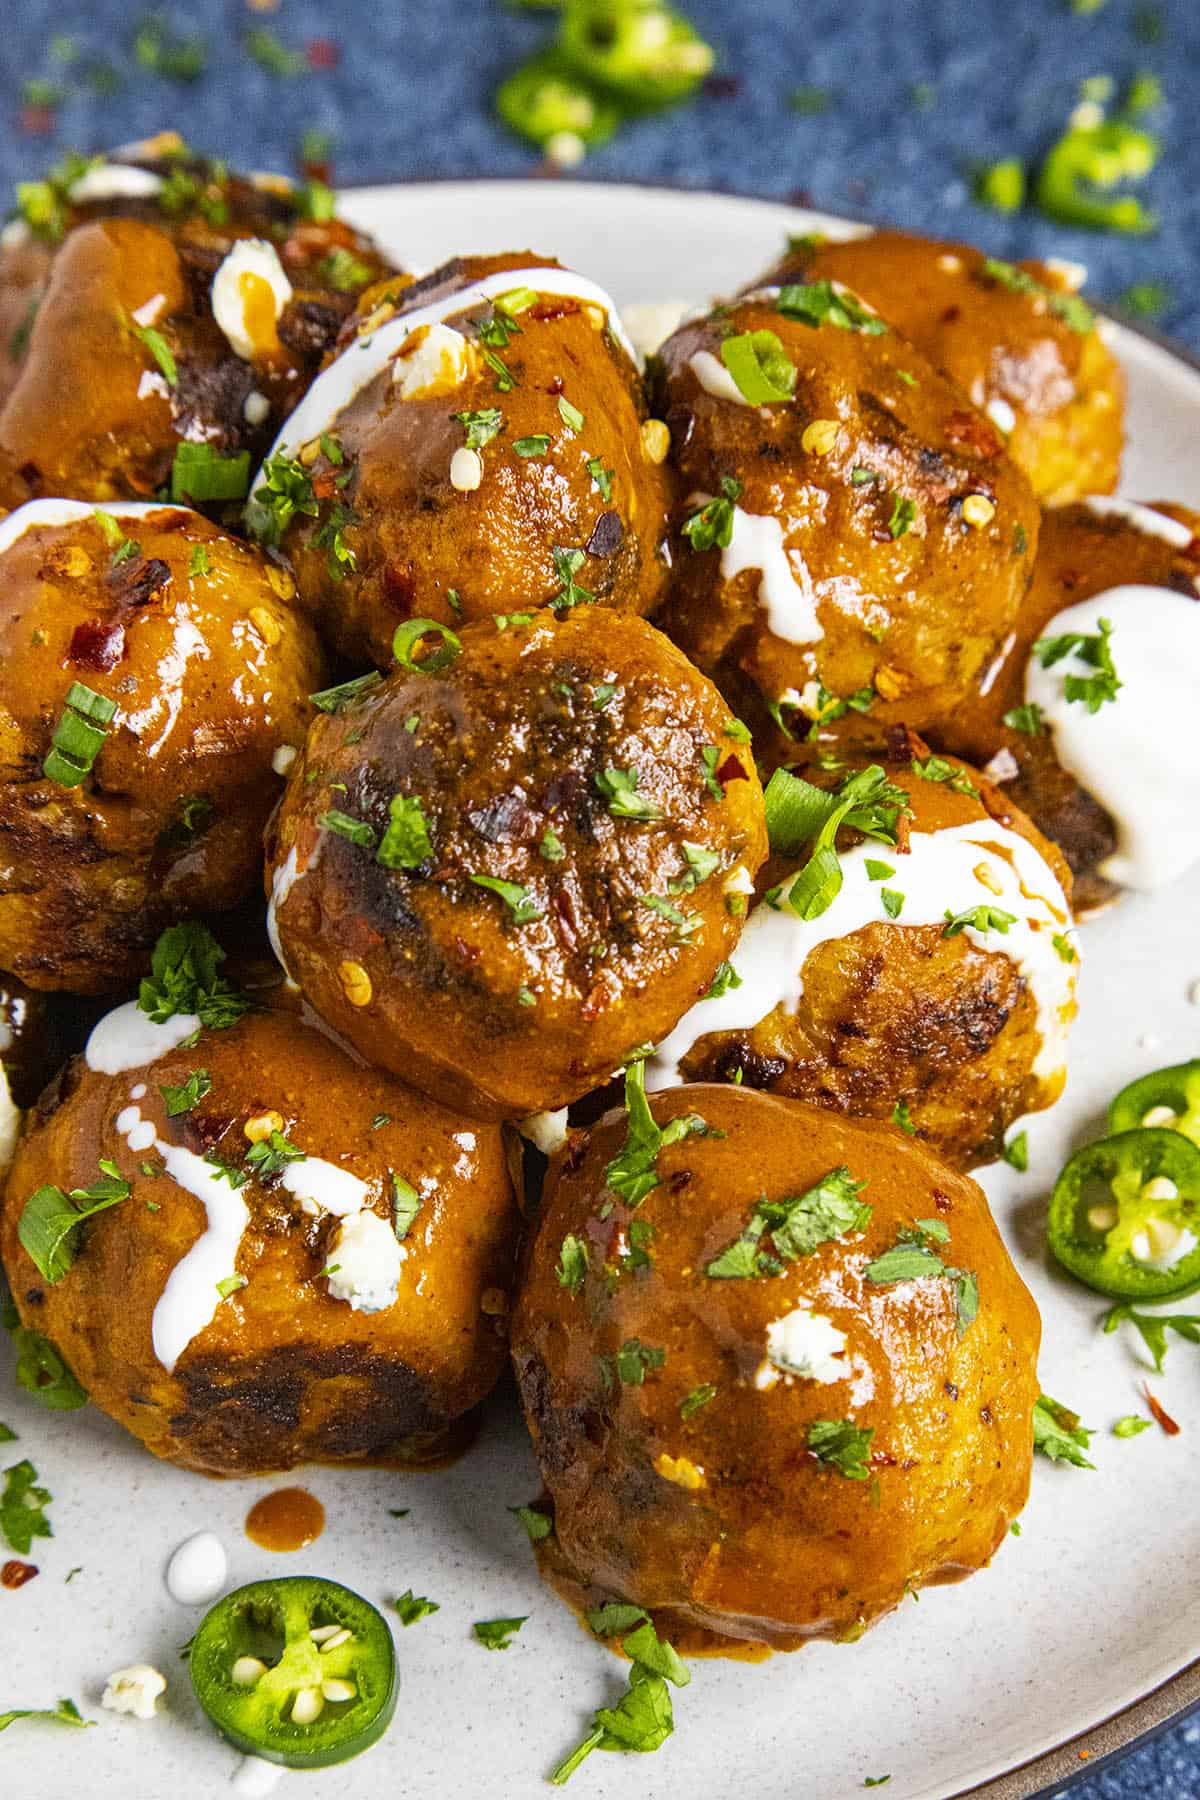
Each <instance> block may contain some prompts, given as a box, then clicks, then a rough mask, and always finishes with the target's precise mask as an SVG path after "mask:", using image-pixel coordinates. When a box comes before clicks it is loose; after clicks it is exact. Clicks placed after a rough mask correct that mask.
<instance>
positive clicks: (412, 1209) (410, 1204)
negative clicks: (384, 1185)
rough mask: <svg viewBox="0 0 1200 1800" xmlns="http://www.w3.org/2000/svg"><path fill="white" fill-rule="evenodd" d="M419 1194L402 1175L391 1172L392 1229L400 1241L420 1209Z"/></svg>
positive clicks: (410, 1227) (406, 1233)
mask: <svg viewBox="0 0 1200 1800" xmlns="http://www.w3.org/2000/svg"><path fill="white" fill-rule="evenodd" d="M421 1205H422V1201H421V1196H420V1194H418V1192H417V1190H416V1188H415V1187H413V1185H412V1183H411V1182H408V1181H405V1179H404V1177H403V1176H402V1175H397V1174H396V1173H395V1172H394V1171H393V1174H392V1230H393V1231H394V1232H395V1234H396V1238H397V1240H398V1241H399V1242H400V1243H403V1242H404V1239H405V1238H406V1237H407V1236H408V1234H409V1232H410V1231H411V1230H412V1228H413V1224H414V1223H415V1221H416V1217H417V1214H418V1213H419V1212H420V1210H421Z"/></svg>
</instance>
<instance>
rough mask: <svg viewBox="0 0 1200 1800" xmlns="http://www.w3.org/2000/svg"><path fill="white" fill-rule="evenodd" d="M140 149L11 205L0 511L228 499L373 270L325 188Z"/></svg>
mask: <svg viewBox="0 0 1200 1800" xmlns="http://www.w3.org/2000/svg"><path fill="white" fill-rule="evenodd" d="M154 148H155V146H148V147H147V151H148V154H147V155H146V156H144V157H142V158H140V159H138V160H134V161H131V162H124V161H122V162H103V161H98V162H97V163H94V164H86V163H83V162H82V161H79V162H77V163H76V164H75V165H73V166H72V167H71V168H69V169H67V170H62V171H56V172H54V173H53V174H52V175H51V177H50V178H49V179H48V180H47V181H44V182H36V183H27V184H25V185H24V187H23V189H22V191H21V196H20V198H21V203H22V211H23V213H24V217H23V218H22V219H19V220H18V221H17V223H16V226H15V227H14V228H13V230H14V232H15V235H16V241H15V242H14V241H13V239H12V237H10V239H9V243H8V247H7V248H6V249H5V250H4V251H3V259H4V260H3V264H2V265H0V296H2V298H0V312H2V313H3V315H4V317H5V318H6V319H7V318H8V317H9V316H10V315H11V316H13V320H14V323H13V327H12V331H11V332H10V334H9V336H8V338H7V340H6V341H7V343H8V345H9V356H8V363H7V369H6V371H5V374H4V377H3V379H0V396H3V395H4V393H5V389H6V388H7V390H8V391H7V395H6V397H4V398H3V403H2V404H0V505H5V506H19V505H20V504H21V503H22V502H23V501H25V500H28V499H33V498H36V497H39V496H42V495H59V494H62V495H69V496H71V497H74V498H79V499H86V500H108V499H112V498H114V497H121V496H124V497H129V498H134V499H136V498H140V497H142V496H148V495H150V494H153V493H154V492H155V491H156V490H158V489H159V488H161V487H162V486H163V485H164V484H165V483H170V484H171V497H172V499H175V500H184V499H192V500H196V501H200V502H210V501H211V502H213V503H221V502H230V501H237V500H239V499H241V498H242V496H244V494H245V492H246V487H247V483H248V480H249V475H250V469H251V466H252V464H251V459H252V457H253V459H254V460H257V459H258V457H260V456H261V455H262V453H263V451H264V450H265V449H266V447H267V445H269V443H270V442H271V439H272V437H273V435H274V433H275V432H276V431H277V430H278V428H279V425H280V423H281V421H282V420H283V419H284V418H285V417H286V416H287V414H288V413H290V412H291V410H292V409H293V408H294V407H295V405H296V403H297V401H298V400H299V399H300V397H301V395H302V394H303V393H304V391H305V389H306V388H307V386H308V384H309V382H310V381H311V380H312V377H313V376H314V374H315V373H316V371H317V369H318V367H319V366H320V363H321V359H322V357H323V356H324V355H325V353H326V352H327V351H328V350H329V349H330V348H331V346H332V345H333V343H334V341H335V339H336V337H337V335H338V331H339V328H340V326H341V324H342V321H343V320H344V318H345V317H346V315H347V314H348V313H349V312H350V311H351V310H352V308H353V306H354V302H355V298H356V295H357V294H358V293H359V292H360V291H362V290H363V289H364V288H365V287H366V286H367V285H368V284H370V283H372V282H374V281H376V280H377V279H378V278H379V277H380V276H381V275H382V274H384V273H385V272H386V270H387V264H386V263H385V262H384V261H383V259H382V258H381V257H380V255H379V253H378V252H377V251H376V250H375V249H374V247H373V246H372V245H371V244H370V242H369V241H368V240H367V239H365V238H363V237H362V236H361V235H360V234H359V233H357V232H354V231H352V230H351V229H350V228H349V227H348V226H346V225H344V224H343V223H342V222H341V221H340V220H338V219H336V218H334V217H333V215H332V196H331V195H329V193H328V190H326V189H324V188H320V187H318V186H315V185H313V184H309V185H308V186H306V187H302V188H293V187H292V186H291V184H290V183H288V182H286V181H284V180H282V179H279V178H272V177H262V178H258V179H257V180H255V181H250V180H247V179H245V178H243V177H238V176H231V175H230V174H229V173H228V172H227V171H226V170H225V169H224V166H223V165H220V164H216V163H213V162H210V161H208V160H207V159H204V158H199V157H192V156H188V155H184V154H171V155H157V156H156V155H154V154H152V153H151V152H153V150H154ZM58 246H61V247H58ZM18 315H19V316H18ZM14 334H15V335H14ZM181 445H183V446H185V447H184V448H183V449H182V450H181V449H180V446H181ZM177 452H178V453H179V454H178V456H177ZM214 457H218V458H221V459H224V460H223V461H221V462H219V463H214V462H213V458H214ZM201 463H202V464H203V465H204V466H203V467H202V468H201V467H199V466H198V465H199V464H201Z"/></svg>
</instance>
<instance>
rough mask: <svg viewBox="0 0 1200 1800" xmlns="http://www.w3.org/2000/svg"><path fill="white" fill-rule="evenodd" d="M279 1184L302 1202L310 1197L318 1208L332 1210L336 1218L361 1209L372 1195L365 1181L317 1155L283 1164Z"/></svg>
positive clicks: (330, 1211) (325, 1210)
mask: <svg viewBox="0 0 1200 1800" xmlns="http://www.w3.org/2000/svg"><path fill="white" fill-rule="evenodd" d="M279 1185H280V1186H281V1187H285V1188H286V1189H287V1191H288V1193H289V1194H292V1195H294V1196H295V1198H296V1199H297V1200H299V1201H300V1202H301V1203H302V1204H303V1202H304V1201H306V1200H307V1201H311V1203H312V1204H313V1206H315V1207H316V1209H317V1210H318V1212H327V1213H333V1214H335V1215H336V1217H337V1218H339V1219H344V1218H346V1217H347V1215H348V1214H350V1213H356V1212H362V1210H363V1209H364V1207H365V1206H366V1204H367V1201H368V1200H369V1198H370V1195H371V1190H370V1188H369V1187H368V1186H367V1184H366V1182H365V1181H360V1180H359V1179H358V1176H357V1175H352V1174H351V1173H350V1171H349V1169H340V1168H339V1167H338V1165H337V1163H331V1162H326V1161H325V1160H324V1159H323V1158H322V1157H320V1156H306V1157H305V1158H304V1160H303V1162H290V1163H287V1164H285V1166H284V1167H283V1168H282V1169H281V1170H280V1172H279Z"/></svg>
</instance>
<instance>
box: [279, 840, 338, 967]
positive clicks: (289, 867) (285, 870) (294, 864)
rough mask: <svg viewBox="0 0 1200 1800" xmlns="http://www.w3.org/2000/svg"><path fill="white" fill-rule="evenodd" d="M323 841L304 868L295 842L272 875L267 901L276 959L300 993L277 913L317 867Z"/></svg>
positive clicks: (319, 842)
mask: <svg viewBox="0 0 1200 1800" xmlns="http://www.w3.org/2000/svg"><path fill="white" fill-rule="evenodd" d="M323 843H324V839H323V838H318V839H317V842H316V844H315V845H314V847H313V853H312V855H311V856H310V857H309V859H308V861H307V862H306V863H305V865H304V867H303V868H301V867H300V866H299V858H298V857H297V855H296V846H295V845H294V844H293V845H292V848H291V849H290V850H289V851H288V853H287V855H286V857H285V858H284V860H283V861H282V862H281V863H280V865H279V867H278V868H277V869H276V871H275V873H274V874H273V875H272V877H271V897H270V899H269V900H268V901H267V938H268V940H269V941H270V945H271V948H272V950H273V951H274V952H275V961H276V962H277V963H278V964H279V966H280V968H281V969H282V970H283V972H284V974H285V975H286V976H287V984H288V986H289V988H291V989H292V990H293V991H294V992H295V993H299V992H300V989H299V985H298V984H297V982H296V981H295V980H294V979H293V977H292V972H291V970H290V969H289V968H288V966H287V962H286V960H285V958H284V954H283V948H282V946H281V944H280V941H279V923H278V919H277V916H276V915H277V914H278V912H279V908H280V907H281V906H282V905H283V903H284V901H285V900H286V899H287V897H288V895H289V894H290V893H291V891H292V889H293V888H294V887H295V885H296V883H297V882H298V881H301V880H303V878H304V876H305V875H308V874H310V873H311V871H312V870H313V869H315V868H316V866H317V863H318V862H319V861H320V858H321V848H322V845H323Z"/></svg>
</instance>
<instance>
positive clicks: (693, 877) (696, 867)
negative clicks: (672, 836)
mask: <svg viewBox="0 0 1200 1800" xmlns="http://www.w3.org/2000/svg"><path fill="white" fill-rule="evenodd" d="M680 847H681V849H682V851H683V860H684V862H685V863H686V864H687V867H686V868H685V870H684V872H683V874H682V875H675V876H673V877H672V879H671V880H670V881H669V882H668V883H667V886H668V888H669V889H670V891H671V893H673V894H690V893H692V892H694V890H695V889H696V888H698V887H699V886H700V883H701V882H703V881H708V880H709V878H710V877H711V876H713V875H715V874H716V872H717V870H718V869H719V868H720V866H721V857H720V853H719V852H718V851H716V850H706V849H705V848H704V846H703V844H692V843H689V841H688V840H687V838H684V840H683V842H682V844H681V846H680Z"/></svg>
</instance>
